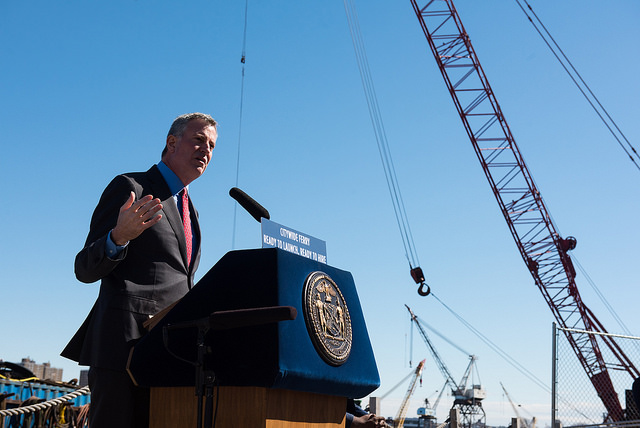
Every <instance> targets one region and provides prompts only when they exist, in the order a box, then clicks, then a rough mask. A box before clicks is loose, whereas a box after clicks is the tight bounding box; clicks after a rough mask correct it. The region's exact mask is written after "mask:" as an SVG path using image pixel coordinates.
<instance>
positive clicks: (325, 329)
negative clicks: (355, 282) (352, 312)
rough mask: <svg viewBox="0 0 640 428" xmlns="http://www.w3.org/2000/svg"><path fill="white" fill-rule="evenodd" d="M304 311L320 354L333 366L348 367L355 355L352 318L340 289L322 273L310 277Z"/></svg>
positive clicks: (305, 288)
mask: <svg viewBox="0 0 640 428" xmlns="http://www.w3.org/2000/svg"><path fill="white" fill-rule="evenodd" d="M302 311H303V312H304V320H305V322H306V324H307V331H308V332H309V337H311V341H312V342H313V346H314V347H315V348H316V351H317V352H318V354H319V355H320V356H321V357H322V359H323V360H324V361H325V362H327V363H329V364H331V365H333V366H339V365H341V364H344V363H345V361H347V358H349V354H350V353H351V342H352V331H351V318H350V317H349V309H348V308H347V304H346V302H345V300H344V297H343V296H342V293H341V292H340V289H339V288H338V286H337V285H336V283H335V282H334V281H333V280H332V279H331V278H330V277H329V275H327V274H326V273H324V272H320V271H316V272H312V273H310V274H309V276H308V277H307V279H306V281H305V285H304V292H303V296H302Z"/></svg>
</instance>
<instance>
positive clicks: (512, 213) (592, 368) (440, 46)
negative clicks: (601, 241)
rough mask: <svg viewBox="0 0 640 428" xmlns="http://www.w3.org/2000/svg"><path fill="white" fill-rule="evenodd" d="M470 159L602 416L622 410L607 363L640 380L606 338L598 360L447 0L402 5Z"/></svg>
mask: <svg viewBox="0 0 640 428" xmlns="http://www.w3.org/2000/svg"><path fill="white" fill-rule="evenodd" d="M410 1H411V4H412V5H413V9H414V11H415V13H416V16H417V17H418V20H419V21H420V25H421V27H422V30H423V32H424V34H425V36H426V38H427V41H428V43H429V46H430V48H431V51H432V53H433V55H434V57H435V59H436V62H437V63H438V67H439V69H440V72H441V73H442V76H443V77H444V80H445V83H446V85H447V88H448V90H449V93H450V95H451V97H452V99H453V102H454V104H455V106H456V109H457V111H458V114H459V115H460V118H461V119H462V122H463V125H464V128H465V130H466V132H467V135H468V136H469V138H470V140H471V143H472V145H473V148H474V150H475V153H476V156H477V157H478V160H479V161H480V164H481V165H482V169H483V171H484V173H485V176H486V177H487V180H488V181H489V184H490V186H491V189H492V191H493V194H494V195H495V198H496V200H497V202H498V205H499V206H500V210H501V211H502V214H503V215H504V218H505V220H506V221H507V225H508V227H509V230H510V232H511V234H512V236H513V238H514V240H515V242H516V245H517V246H518V249H519V251H520V254H521V256H522V259H523V260H524V262H525V264H526V266H527V268H528V269H529V271H530V273H531V275H532V276H533V279H534V281H535V283H536V285H537V286H538V288H539V289H540V291H541V292H542V295H543V297H544V299H545V300H546V302H547V304H548V305H549V307H550V308H551V311H552V312H553V315H554V317H555V318H556V320H557V322H558V323H559V324H560V325H561V326H562V327H564V328H570V329H575V330H580V331H581V332H569V331H566V330H563V331H564V333H565V335H566V337H567V340H568V341H569V343H570V344H571V346H572V348H573V350H574V352H575V353H576V355H577V357H578V359H579V360H580V363H581V364H582V366H583V368H584V370H585V371H586V372H587V375H588V376H589V379H590V380H591V382H592V384H593V386H594V387H595V389H596V391H597V393H598V395H599V396H600V398H601V400H602V402H603V404H604V405H605V407H606V409H607V411H608V413H609V416H610V417H611V418H612V419H613V420H614V421H619V420H622V418H623V411H622V407H621V405H620V401H619V399H618V396H617V394H616V392H615V389H614V388H613V383H612V381H611V377H610V375H609V372H608V366H611V367H616V368H618V369H621V370H625V371H627V372H628V373H629V374H630V375H631V377H632V378H636V377H638V376H640V372H638V370H637V369H636V368H635V366H634V365H633V363H632V362H631V360H630V359H629V358H628V357H627V356H626V355H625V354H624V352H623V351H622V349H621V348H620V347H619V346H618V345H617V343H616V342H615V341H614V340H613V339H607V340H603V341H602V343H603V344H604V345H605V346H606V347H607V348H609V350H610V351H611V353H612V354H613V356H612V359H614V360H615V361H610V362H606V361H605V359H604V357H603V354H602V351H601V349H600V345H599V343H598V342H597V338H596V335H592V334H587V333H585V331H594V332H601V333H606V330H605V329H604V327H603V326H602V324H601V323H600V322H599V321H598V320H597V319H596V317H595V315H594V314H593V313H592V312H591V311H590V310H589V309H588V308H587V307H586V305H585V304H584V303H583V301H582V299H581V298H580V294H579V293H578V288H577V286H576V283H575V276H576V272H575V269H574V267H573V263H572V261H571V257H570V256H569V254H568V251H569V250H572V249H573V248H575V244H576V241H575V239H574V238H572V237H567V238H562V237H561V236H560V234H559V233H558V232H557V230H556V227H555V225H554V224H553V221H552V220H551V216H550V215H549V212H548V210H547V208H546V206H545V204H544V202H543V200H542V197H541V195H540V192H539V190H538V189H537V187H536V185H535V182H534V181H533V178H532V176H531V174H530V172H529V170H528V168H527V166H526V164H525V162H524V159H523V157H522V155H521V154H520V151H519V149H518V146H517V145H516V142H515V140H514V138H513V135H512V134H511V130H510V129H509V126H508V124H507V122H506V119H505V117H504V115H503V114H502V111H501V109H500V106H499V104H498V100H497V99H496V97H495V94H494V93H493V91H492V89H491V86H490V85H489V81H488V80H487V77H486V76H485V73H484V71H483V69H482V67H481V66H480V62H479V61H478V58H477V56H476V53H475V51H474V49H473V46H472V45H471V41H470V39H469V36H468V35H467V33H466V31H465V29H464V27H463V25H462V22H461V20H460V17H459V16H458V13H457V11H456V9H455V7H454V5H453V2H452V0H410Z"/></svg>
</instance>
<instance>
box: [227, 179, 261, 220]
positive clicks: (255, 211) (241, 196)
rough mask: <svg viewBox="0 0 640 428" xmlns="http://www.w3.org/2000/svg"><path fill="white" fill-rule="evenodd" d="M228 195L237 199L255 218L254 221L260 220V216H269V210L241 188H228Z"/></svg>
mask: <svg viewBox="0 0 640 428" xmlns="http://www.w3.org/2000/svg"><path fill="white" fill-rule="evenodd" d="M229 196H231V197H232V198H233V199H235V200H236V201H238V203H239V204H240V205H241V206H242V208H244V209H245V210H247V212H248V213H249V214H251V215H252V216H253V218H255V219H256V221H258V222H260V219H261V218H262V217H264V218H266V219H267V220H268V219H269V218H270V216H269V211H267V209H266V208H265V207H263V206H262V205H260V204H259V203H257V202H256V201H255V200H254V199H253V198H252V197H251V196H249V195H247V194H246V193H244V192H243V191H242V190H240V189H238V188H237V187H232V188H231V189H230V190H229Z"/></svg>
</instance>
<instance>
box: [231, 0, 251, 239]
mask: <svg viewBox="0 0 640 428" xmlns="http://www.w3.org/2000/svg"><path fill="white" fill-rule="evenodd" d="M248 10H249V0H245V5H244V31H243V35H242V56H241V57H240V63H241V64H242V79H241V82H240V113H239V115H240V117H239V119H238V155H237V158H236V186H235V187H238V182H239V180H240V143H241V141H242V110H243V104H244V102H243V101H244V65H245V62H246V58H247V53H246V51H247V16H248ZM237 214H238V204H233V234H232V237H231V248H235V247H236V218H237Z"/></svg>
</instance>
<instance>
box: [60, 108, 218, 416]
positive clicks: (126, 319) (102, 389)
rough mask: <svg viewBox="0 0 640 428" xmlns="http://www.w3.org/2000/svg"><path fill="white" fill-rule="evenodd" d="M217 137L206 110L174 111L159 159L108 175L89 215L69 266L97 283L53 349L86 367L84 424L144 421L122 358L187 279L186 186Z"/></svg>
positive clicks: (191, 253) (189, 212)
mask: <svg viewBox="0 0 640 428" xmlns="http://www.w3.org/2000/svg"><path fill="white" fill-rule="evenodd" d="M217 138H218V133H217V123H216V121H215V120H214V119H213V118H212V117H211V116H209V115H206V114H202V113H190V114H186V115H182V116H180V117H178V118H176V119H175V121H174V122H173V124H172V125H171V128H170V130H169V133H168V135H167V139H166V145H165V148H164V150H163V152H162V156H161V159H162V160H161V161H160V162H159V163H158V164H157V165H154V166H152V167H151V168H150V169H149V170H148V171H146V172H136V173H127V174H122V175H119V176H117V177H116V178H114V179H113V180H112V181H111V183H110V184H109V185H108V186H107V188H106V189H105V190H104V192H103V194H102V196H101V198H100V202H99V203H98V206H97V207H96V209H95V211H94V213H93V216H92V218H91V225H90V229H89V234H88V236H87V240H86V243H85V246H84V248H83V249H82V250H81V251H80V252H79V253H78V255H77V256H76V260H75V273H76V277H77V278H78V280H80V281H82V282H85V283H92V282H95V281H98V280H99V281H101V284H100V293H99V295H98V298H97V300H96V302H95V304H94V306H93V308H92V309H91V312H90V314H89V316H88V317H87V319H86V320H85V322H84V323H83V325H82V326H81V327H80V329H79V330H78V332H77V333H76V334H75V336H74V337H73V338H72V339H71V341H70V342H69V344H68V345H67V347H66V348H65V349H64V351H63V352H62V355H63V356H64V357H67V358H70V359H72V360H74V361H78V362H79V363H80V364H82V365H88V366H90V370H89V387H90V389H91V407H90V416H89V419H90V426H91V428H101V427H111V428H113V427H118V428H128V427H136V428H138V427H142V426H144V425H145V424H148V390H144V389H141V388H137V387H135V386H134V385H133V383H132V382H131V379H130V378H129V376H128V374H127V373H126V363H127V358H128V355H129V352H130V349H131V347H132V346H133V344H134V343H135V341H136V340H137V339H139V338H140V337H141V336H142V335H143V334H144V333H145V331H144V327H143V322H144V321H146V320H148V319H149V318H150V317H151V316H152V315H153V314H155V313H157V312H158V311H161V310H163V309H165V308H166V307H167V306H169V305H171V304H172V303H173V302H175V301H177V300H178V299H180V298H181V297H182V296H184V295H185V294H186V293H187V292H188V291H189V289H191V287H192V285H193V278H194V273H195V270H196V269H197V267H198V262H199V259H200V241H201V238H200V227H199V224H198V219H197V212H196V210H195V208H194V207H193V205H192V203H191V201H190V199H189V198H188V192H187V191H186V189H187V186H188V185H189V183H191V182H192V181H194V180H195V179H197V178H198V177H200V176H201V175H202V174H203V173H204V171H205V170H206V168H207V165H208V164H209V161H210V160H211V156H212V152H213V149H214V147H215V144H216V140H217ZM140 410H142V412H140Z"/></svg>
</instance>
